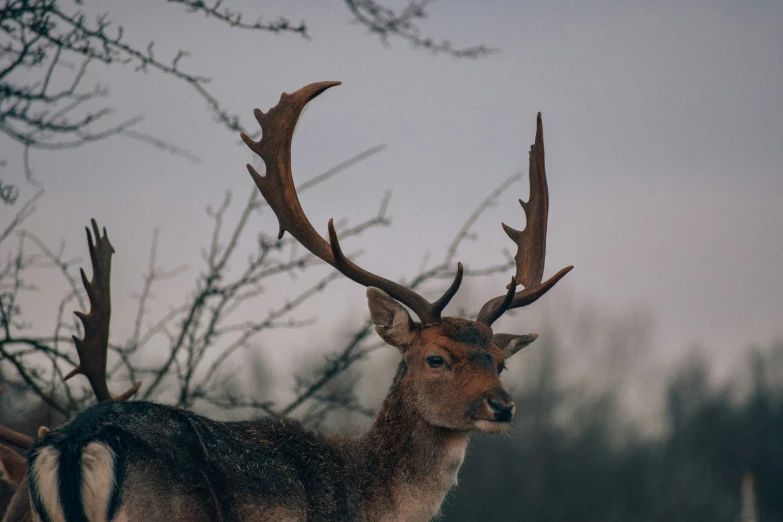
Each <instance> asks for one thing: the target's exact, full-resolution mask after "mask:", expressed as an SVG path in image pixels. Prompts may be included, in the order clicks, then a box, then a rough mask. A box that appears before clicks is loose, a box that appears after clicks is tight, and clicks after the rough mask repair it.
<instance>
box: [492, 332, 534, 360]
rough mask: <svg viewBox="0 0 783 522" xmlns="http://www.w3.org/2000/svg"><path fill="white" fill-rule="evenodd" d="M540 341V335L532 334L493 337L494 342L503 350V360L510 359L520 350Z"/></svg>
mask: <svg viewBox="0 0 783 522" xmlns="http://www.w3.org/2000/svg"><path fill="white" fill-rule="evenodd" d="M536 339H538V334H535V333H531V334H527V335H514V334H504V333H501V334H495V335H493V336H492V342H493V343H495V345H496V346H497V347H498V348H500V349H501V350H503V358H504V359H508V358H509V357H511V356H512V355H514V354H515V353H517V352H518V351H519V350H521V349H522V348H524V347H525V346H527V345H528V344H530V343H532V342H533V341H535V340H536Z"/></svg>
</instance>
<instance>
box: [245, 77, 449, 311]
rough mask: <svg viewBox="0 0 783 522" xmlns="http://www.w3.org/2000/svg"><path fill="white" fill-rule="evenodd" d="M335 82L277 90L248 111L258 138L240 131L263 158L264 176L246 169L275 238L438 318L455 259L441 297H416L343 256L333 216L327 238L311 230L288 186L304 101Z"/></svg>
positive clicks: (447, 294)
mask: <svg viewBox="0 0 783 522" xmlns="http://www.w3.org/2000/svg"><path fill="white" fill-rule="evenodd" d="M335 85H340V82H318V83H312V84H310V85H307V86H306V87H302V88H301V89H299V90H298V91H296V92H294V93H292V94H287V93H283V94H282V96H281V97H280V101H279V102H278V104H277V105H275V106H274V107H272V108H271V109H269V111H268V112H267V113H266V114H265V113H263V112H262V111H260V110H258V109H256V110H255V111H253V114H254V115H255V117H256V120H258V123H259V124H260V125H261V131H262V135H261V140H260V141H254V140H253V139H251V138H249V137H248V136H247V135H245V134H241V137H242V140H243V141H244V142H245V143H246V144H247V146H248V147H250V149H251V150H252V151H253V152H255V153H256V154H258V155H259V156H260V157H261V159H263V160H264V164H265V165H266V175H264V176H261V175H260V174H259V173H258V172H256V170H255V169H254V168H253V167H252V166H250V165H248V166H247V170H248V171H249V172H250V175H251V176H252V177H253V181H255V183H256V185H257V186H258V189H259V190H260V191H261V195H263V196H264V199H266V201H267V202H268V203H269V206H270V207H272V210H273V211H274V212H275V215H276V216H277V219H278V221H279V223H280V232H279V234H278V238H282V237H283V234H284V233H285V232H286V231H287V232H289V233H290V234H291V235H292V236H294V238H296V240H297V241H299V242H300V243H301V244H302V245H303V246H304V247H305V248H307V249H308V250H309V251H310V252H312V253H313V254H315V255H316V256H318V257H319V258H321V259H322V260H324V261H326V262H327V263H329V264H330V265H332V266H333V267H334V268H336V269H337V270H339V271H340V272H341V273H342V274H343V275H345V276H346V277H348V278H349V279H351V280H353V281H356V282H357V283H359V284H360V285H363V286H374V287H377V288H380V289H381V290H383V291H385V292H386V293H387V294H389V295H390V296H391V297H393V298H394V299H396V300H397V301H399V302H401V303H402V304H404V305H406V306H408V307H409V308H410V309H411V310H413V312H414V313H415V314H416V315H417V316H418V317H419V319H420V320H421V321H422V322H423V323H434V322H438V321H439V320H440V318H441V312H442V311H443V309H444V308H445V307H446V305H447V304H448V303H449V301H450V300H451V298H452V297H454V294H456V293H457V290H458V289H459V285H460V283H461V282H462V265H461V264H457V275H456V277H455V278H454V282H453V283H452V284H451V286H450V287H449V289H448V290H446V292H445V293H444V294H443V296H442V297H441V298H440V299H438V300H437V301H435V302H434V303H430V302H429V301H427V300H426V299H424V298H423V297H422V296H420V295H419V294H417V293H416V292H414V291H413V290H411V289H410V288H406V287H405V286H403V285H401V284H399V283H396V282H394V281H390V280H389V279H386V278H383V277H381V276H378V275H375V274H373V273H371V272H368V271H366V270H364V269H362V268H361V267H359V266H358V265H356V264H354V263H353V262H352V261H351V260H349V259H348V258H346V257H345V255H344V254H343V252H342V249H341V248H340V243H339V242H338V240H337V233H336V232H335V229H334V222H333V220H329V241H328V242H327V241H326V240H325V239H323V238H322V237H321V236H320V235H319V234H318V232H316V231H315V229H314V228H313V226H312V224H311V223H310V221H309V220H308V219H307V216H306V215H305V213H304V211H303V210H302V206H301V204H300V203H299V198H298V196H297V194H296V187H295V186H294V180H293V174H292V172H291V141H292V139H293V134H294V128H295V127H296V122H297V121H298V119H299V115H300V114H301V112H302V109H303V108H304V106H305V105H307V102H309V101H310V100H312V99H313V98H315V97H316V96H318V95H319V94H321V93H322V92H324V91H325V90H326V89H329V88H330V87H334V86H335Z"/></svg>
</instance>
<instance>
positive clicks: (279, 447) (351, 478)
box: [30, 369, 468, 522]
mask: <svg viewBox="0 0 783 522" xmlns="http://www.w3.org/2000/svg"><path fill="white" fill-rule="evenodd" d="M402 373H403V370H402V369H400V370H399V371H398V376H397V378H395V382H394V384H393V385H392V389H391V391H390V393H389V396H388V397H387V399H386V401H385V402H384V404H383V407H382V409H381V411H380V412H379V414H378V417H377V419H376V422H375V423H374V425H373V426H372V428H371V429H370V430H369V431H368V432H367V433H365V434H364V435H362V436H360V437H357V438H348V437H344V436H327V435H323V434H319V433H316V432H314V431H312V430H308V429H306V428H304V427H303V426H302V425H301V424H300V423H298V422H296V421H293V420H289V419H283V418H268V419H263V420H258V421H252V422H216V421H213V420H210V419H207V418H205V417H202V416H199V415H195V414H193V413H190V412H187V411H184V410H180V409H176V408H172V407H169V406H164V405H160V404H154V403H148V402H103V403H100V404H97V405H96V406H93V407H92V408H90V409H88V410H86V411H85V412H83V413H82V414H81V415H79V416H78V417H76V418H75V419H74V420H73V421H72V422H70V423H69V424H67V425H66V426H64V427H63V428H61V429H59V430H56V431H53V432H51V433H49V434H48V435H47V436H46V437H44V438H43V439H41V440H40V441H39V442H38V443H37V445H36V446H35V448H34V449H33V451H32V452H31V458H30V469H31V470H33V474H32V476H33V477H35V476H36V475H35V470H36V469H39V468H40V467H41V466H49V463H48V462H45V461H44V460H46V459H48V458H49V457H50V456H52V455H55V456H56V459H57V464H56V468H57V469H56V471H55V472H54V473H55V474H56V476H57V481H56V485H57V497H59V502H58V503H57V504H51V502H52V500H54V499H55V492H53V491H46V490H45V488H46V485H43V487H42V484H41V482H42V481H36V480H33V485H34V491H33V497H34V501H33V502H34V504H36V503H38V504H39V509H40V508H41V507H44V509H45V510H46V512H48V513H49V516H50V520H51V521H52V522H55V521H58V520H62V518H58V517H59V516H60V512H62V513H63V515H67V516H65V517H64V518H65V519H67V520H69V521H70V520H74V521H75V520H84V518H78V517H82V516H83V515H81V513H84V514H87V515H89V514H90V513H106V515H107V516H106V517H105V518H103V519H94V518H88V519H87V520H90V521H92V520H116V521H118V522H119V521H121V522H126V521H127V522H132V521H149V522H158V521H160V522H180V521H186V520H187V521H194V522H196V521H204V522H212V521H219V520H223V521H245V520H247V521H251V520H252V521H259V520H269V521H273V520H274V521H292V522H293V521H303V522H304V521H365V520H367V521H410V522H415V521H426V520H430V518H432V516H433V515H435V514H436V513H437V511H438V509H439V508H440V505H441V502H442V501H443V498H444V497H445V495H446V494H447V493H448V491H449V489H450V488H451V487H452V486H453V485H454V484H456V481H457V472H458V470H459V467H460V465H461V464H462V460H463V458H464V455H465V449H466V447H467V443H468V433H467V432H464V431H456V430H450V429H444V428H438V427H434V426H431V425H429V424H427V423H426V422H422V421H420V420H419V421H418V422H417V421H416V419H411V418H409V417H410V416H411V415H410V413H409V408H408V407H407V406H406V402H407V400H406V398H405V397H404V388H403V386H402V382H401V375H402ZM98 446H102V447H103V448H105V449H104V450H98ZM85 455H86V456H87V457H85ZM47 472H50V473H51V472H52V471H51V470H47ZM91 476H100V477H106V476H108V477H110V480H104V479H103V478H102V479H101V480H100V481H99V482H98V483H95V484H93V485H92V486H91V489H90V487H88V486H86V484H87V483H88V482H89V480H90V477H91ZM50 504H51V505H50ZM41 505H42V506H41Z"/></svg>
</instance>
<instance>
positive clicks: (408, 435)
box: [361, 366, 468, 522]
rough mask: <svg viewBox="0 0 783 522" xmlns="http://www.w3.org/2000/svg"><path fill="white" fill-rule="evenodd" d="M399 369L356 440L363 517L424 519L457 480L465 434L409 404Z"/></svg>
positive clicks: (466, 437)
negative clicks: (437, 424) (364, 431)
mask: <svg viewBox="0 0 783 522" xmlns="http://www.w3.org/2000/svg"><path fill="white" fill-rule="evenodd" d="M403 373H404V370H403V368H402V366H401V368H400V369H399V370H398V372H397V376H396V377H395V379H394V384H393V385H392V388H391V390H390V392H389V395H388V396H387V397H386V400H385V401H384V403H383V406H382V407H381V410H380V411H379V412H378V416H377V417H376V419H375V423H374V424H373V426H372V428H371V429H370V431H369V432H368V433H367V434H366V435H365V436H364V437H363V438H362V440H361V454H362V467H363V470H362V472H363V479H362V482H363V487H362V490H363V495H364V505H365V516H366V518H367V519H368V520H383V521H397V520H400V521H402V520H405V521H411V522H416V521H419V520H421V521H427V520H430V519H431V518H432V517H433V516H435V515H436V514H437V513H438V511H439V510H440V506H441V504H442V503H443V499H444V498H445V496H446V494H447V493H448V492H449V490H450V489H451V488H452V487H453V486H454V485H456V483H457V473H458V471H459V468H460V466H461V465H462V461H463V460H464V458H465V450H466V449H467V445H468V434H467V432H463V431H455V430H449V429H445V428H438V427H435V426H432V425H431V424H429V423H427V422H425V421H424V419H422V418H421V417H420V416H419V415H418V413H417V412H416V411H414V410H413V409H412V408H411V406H410V405H411V404H412V402H413V400H412V398H409V397H406V396H405V391H404V387H403V386H402V382H401V381H402V375H403Z"/></svg>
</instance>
